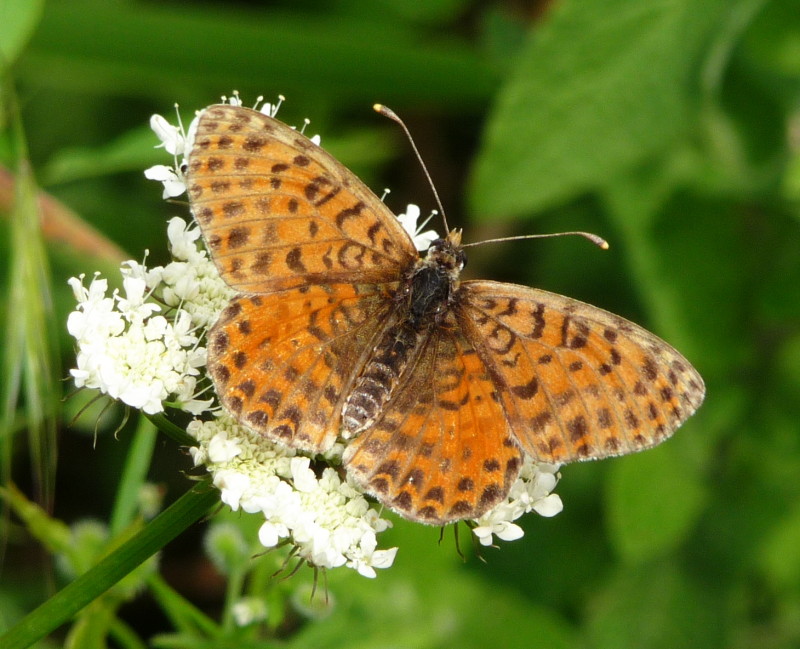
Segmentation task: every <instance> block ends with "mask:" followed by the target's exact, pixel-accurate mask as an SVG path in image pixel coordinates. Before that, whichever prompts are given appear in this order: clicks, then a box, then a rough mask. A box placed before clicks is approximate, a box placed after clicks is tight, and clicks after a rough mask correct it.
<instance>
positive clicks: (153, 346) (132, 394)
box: [67, 261, 208, 414]
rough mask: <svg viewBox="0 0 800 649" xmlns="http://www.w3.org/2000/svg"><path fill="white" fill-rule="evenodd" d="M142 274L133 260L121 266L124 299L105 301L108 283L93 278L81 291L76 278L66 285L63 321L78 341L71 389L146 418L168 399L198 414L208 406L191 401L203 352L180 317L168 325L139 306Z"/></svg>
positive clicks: (186, 318)
mask: <svg viewBox="0 0 800 649" xmlns="http://www.w3.org/2000/svg"><path fill="white" fill-rule="evenodd" d="M145 274H146V269H145V268H144V267H143V266H141V265H139V264H137V263H136V262H132V261H130V262H126V263H125V264H123V267H122V276H123V280H122V285H123V291H124V297H123V296H122V295H120V293H119V291H116V290H115V291H114V292H113V293H112V294H111V295H110V296H108V295H107V292H108V282H107V281H106V280H105V279H101V278H99V277H97V276H95V277H94V279H92V281H91V282H90V284H89V287H88V288H86V287H85V286H84V285H83V276H81V277H80V278H76V277H73V278H71V279H70V280H69V283H70V286H72V291H73V293H74V294H75V299H76V300H77V301H78V307H77V309H76V310H75V311H73V312H72V313H70V315H69V318H68V320H67V329H68V330H69V333H70V335H72V336H73V337H74V338H75V340H76V341H77V343H78V358H77V368H76V369H73V370H71V372H70V373H71V374H72V377H73V378H74V379H75V385H76V386H77V387H79V388H80V387H88V388H97V389H99V390H100V391H102V392H104V393H106V394H108V395H109V396H111V397H113V398H114V399H119V400H120V401H122V402H123V403H126V404H128V405H129V406H132V407H134V408H139V409H141V410H143V411H144V412H146V413H148V414H155V413H157V412H161V411H162V410H163V409H164V405H163V402H165V401H167V400H170V399H171V400H174V401H177V402H178V403H180V404H181V406H182V407H183V408H184V409H186V410H188V411H190V412H193V411H200V410H202V409H204V408H205V407H207V406H208V403H207V402H206V403H204V402H201V401H198V400H197V399H195V396H194V395H195V387H196V386H197V377H198V375H199V374H200V370H199V368H200V367H201V366H202V365H204V364H205V356H206V354H205V349H204V348H202V347H199V346H198V343H199V341H200V339H199V337H198V336H197V334H196V332H195V327H194V324H193V323H192V319H191V317H190V315H189V314H188V313H187V312H186V311H182V310H178V311H176V312H175V314H174V316H173V317H172V318H171V319H167V318H166V317H164V316H162V315H156V314H157V313H158V312H159V311H161V307H160V306H159V305H158V304H155V303H153V302H148V301H145V300H146V298H147V293H148V288H147V283H146V281H145V278H144V275H145Z"/></svg>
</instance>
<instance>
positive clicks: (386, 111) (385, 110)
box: [372, 104, 450, 232]
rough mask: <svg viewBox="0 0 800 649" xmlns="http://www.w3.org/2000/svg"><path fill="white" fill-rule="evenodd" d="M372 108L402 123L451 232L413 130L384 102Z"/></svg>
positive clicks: (445, 224)
mask: <svg viewBox="0 0 800 649" xmlns="http://www.w3.org/2000/svg"><path fill="white" fill-rule="evenodd" d="M372 109H373V110H374V111H375V112H376V113H380V114H381V115H383V116H384V117H388V118H389V119H390V120H392V121H393V122H397V123H398V124H399V125H400V128H402V129H403V132H404V133H405V134H406V137H407V138H408V141H409V142H410V143H411V148H412V149H414V155H416V156H417V160H418V161H419V166H420V167H422V171H423V172H424V174H425V178H427V179H428V184H429V185H430V186H431V191H433V197H434V198H435V199H436V204H437V205H438V206H439V212H440V213H441V215H442V221H443V222H444V229H445V232H450V228H449V227H448V226H447V215H446V214H445V212H444V207H442V201H441V200H439V192H437V191H436V186H435V185H434V184H433V179H432V178H431V175H430V173H428V168H427V167H426V166H425V161H424V160H423V159H422V156H421V155H420V154H419V149H417V145H416V143H415V142H414V138H413V137H411V132H410V131H409V130H408V127H407V126H406V124H405V122H404V121H403V120H402V119H400V117H398V115H397V113H395V112H394V111H393V110H392V109H391V108H387V107H386V106H384V105H383V104H375V105H373V106H372Z"/></svg>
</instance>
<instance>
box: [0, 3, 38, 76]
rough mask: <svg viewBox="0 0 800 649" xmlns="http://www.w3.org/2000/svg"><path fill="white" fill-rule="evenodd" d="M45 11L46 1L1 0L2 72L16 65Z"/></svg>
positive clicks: (0, 62) (0, 59)
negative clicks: (15, 62)
mask: <svg viewBox="0 0 800 649" xmlns="http://www.w3.org/2000/svg"><path fill="white" fill-rule="evenodd" d="M43 9H44V0H25V1H22V0H0V70H5V69H7V68H8V67H10V66H11V64H13V63H14V61H15V60H16V58H17V56H18V55H19V53H20V51H21V50H22V48H23V47H25V44H26V43H27V42H28V39H29V38H30V37H31V34H33V30H34V29H36V24H37V23H38V22H39V19H40V18H41V16H42V10H43Z"/></svg>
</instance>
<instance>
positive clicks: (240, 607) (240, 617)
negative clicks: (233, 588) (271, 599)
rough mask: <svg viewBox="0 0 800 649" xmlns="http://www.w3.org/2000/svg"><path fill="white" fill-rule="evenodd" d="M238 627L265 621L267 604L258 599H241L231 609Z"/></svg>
mask: <svg viewBox="0 0 800 649" xmlns="http://www.w3.org/2000/svg"><path fill="white" fill-rule="evenodd" d="M231 613H233V619H234V620H235V621H236V624H237V625H238V626H247V625H248V624H254V623H256V622H263V621H264V620H266V619H267V604H266V602H264V600H263V599H261V598H260V597H243V598H242V599H240V600H239V601H238V602H236V603H235V604H234V605H233V606H232V607H231Z"/></svg>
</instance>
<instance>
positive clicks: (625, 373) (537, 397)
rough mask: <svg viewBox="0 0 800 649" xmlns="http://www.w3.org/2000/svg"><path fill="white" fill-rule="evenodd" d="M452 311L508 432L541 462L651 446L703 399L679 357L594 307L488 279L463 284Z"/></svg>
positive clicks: (641, 331)
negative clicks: (488, 379) (490, 383)
mask: <svg viewBox="0 0 800 649" xmlns="http://www.w3.org/2000/svg"><path fill="white" fill-rule="evenodd" d="M457 305H458V306H457V307H456V310H457V312H458V314H459V317H460V321H461V323H462V326H463V328H464V331H465V333H466V335H467V337H468V338H469V339H470V341H471V342H472V343H473V344H474V345H475V348H476V351H477V352H478V354H479V355H480V356H481V358H482V359H483V361H484V363H485V364H486V366H487V368H488V369H489V372H490V374H491V375H492V377H493V380H494V382H495V385H496V386H497V389H498V392H499V394H500V397H501V399H502V403H503V406H504V411H505V416H506V419H507V421H508V424H509V426H510V427H511V429H512V430H513V431H514V435H515V436H516V438H517V440H518V441H519V443H520V444H521V445H522V447H523V448H524V449H525V450H526V451H527V452H528V453H530V454H531V455H532V456H533V457H534V458H536V459H538V460H540V461H546V462H570V461H573V460H582V459H593V458H601V457H606V456H610V455H621V454H624V453H630V452H633V451H638V450H641V449H644V448H648V447H650V446H654V445H655V444H658V443H659V442H661V441H663V440H664V439H666V438H667V437H668V436H669V435H670V434H671V433H672V432H673V431H674V430H675V429H676V428H677V427H678V426H679V425H680V424H681V423H682V422H684V421H685V420H686V419H687V418H688V417H689V416H690V415H691V414H692V413H694V411H695V410H696V409H697V407H698V406H699V405H700V403H701V402H702V400H703V397H704V394H705V387H704V385H703V381H702V379H701V378H700V375H699V374H698V373H697V372H696V371H695V369H694V368H693V367H692V366H691V365H690V364H689V363H688V362H687V361H686V359H684V358H683V356H681V355H680V354H679V353H678V352H677V351H676V350H675V349H673V348H672V347H670V346H669V345H667V344H666V343H665V342H664V341H662V340H661V339H660V338H658V337H656V336H655V335H653V334H651V333H649V332H648V331H646V330H644V329H642V328H641V327H639V326H637V325H635V324H633V323H631V322H629V321H627V320H625V319H624V318H621V317H619V316H616V315H613V314H611V313H608V312H606V311H603V310H602V309H599V308H597V307H593V306H590V305H588V304H584V303H582V302H579V301H577V300H572V299H570V298H566V297H563V296H561V295H556V294H553V293H548V292H546V291H540V290H536V289H531V288H527V287H524V286H515V285H511V284H501V283H498V282H486V281H474V282H464V283H463V284H462V285H461V287H460V289H459V292H458V294H457Z"/></svg>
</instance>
